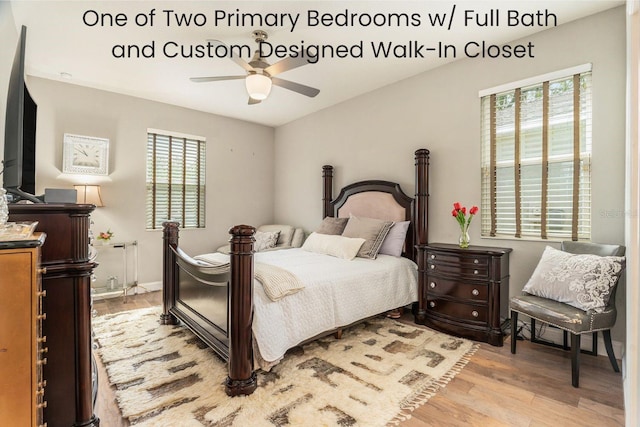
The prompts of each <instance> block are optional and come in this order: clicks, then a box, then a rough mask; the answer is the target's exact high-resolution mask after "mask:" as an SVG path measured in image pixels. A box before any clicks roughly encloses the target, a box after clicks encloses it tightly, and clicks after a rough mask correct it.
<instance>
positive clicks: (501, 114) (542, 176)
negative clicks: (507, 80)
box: [481, 71, 592, 240]
mask: <svg viewBox="0 0 640 427" xmlns="http://www.w3.org/2000/svg"><path fill="white" fill-rule="evenodd" d="M481 103H482V123H481V127H482V213H483V214H482V235H483V236H511V237H519V238H541V239H571V240H579V239H586V240H589V239H590V237H591V110H592V108H591V107H592V106H591V71H583V72H580V73H576V74H573V75H567V76H565V77H559V78H558V77H557V76H556V77H555V78H554V79H551V80H546V81H541V82H540V83H534V84H531V83H529V84H528V85H527V86H523V87H516V88H514V89H509V90H505V91H502V92H499V93H491V94H488V95H485V96H483V97H482V99H481Z"/></svg>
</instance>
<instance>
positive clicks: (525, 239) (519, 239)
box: [480, 236, 591, 243]
mask: <svg viewBox="0 0 640 427" xmlns="http://www.w3.org/2000/svg"><path fill="white" fill-rule="evenodd" d="M480 238H481V239H486V240H510V241H517V242H536V243H562V242H564V241H568V240H571V239H570V238H562V237H554V238H550V239H541V238H540V237H513V236H481V237H480ZM578 241H579V242H590V241H591V240H587V239H578Z"/></svg>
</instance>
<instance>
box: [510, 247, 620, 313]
mask: <svg viewBox="0 0 640 427" xmlns="http://www.w3.org/2000/svg"><path fill="white" fill-rule="evenodd" d="M624 261H625V258H624V257H617V256H599V255H591V254H572V253H569V252H564V251H561V250H558V249H555V248H552V247H551V246H547V247H546V248H545V250H544V252H543V254H542V257H541V258H540V262H539V263H538V266H537V267H536V269H535V270H534V272H533V274H532V275H531V278H530V279H529V281H528V282H527V284H526V285H525V286H524V288H523V289H522V290H523V291H524V292H527V293H529V294H532V295H535V296H539V297H542V298H547V299H552V300H555V301H559V302H562V303H565V304H569V305H571V306H573V307H576V308H579V309H580V310H584V311H587V310H594V311H596V312H599V313H600V312H602V311H603V310H604V308H605V307H606V305H607V303H608V302H609V297H610V296H611V288H612V287H613V286H615V284H616V282H617V281H618V277H619V276H620V273H621V271H622V269H623V266H624Z"/></svg>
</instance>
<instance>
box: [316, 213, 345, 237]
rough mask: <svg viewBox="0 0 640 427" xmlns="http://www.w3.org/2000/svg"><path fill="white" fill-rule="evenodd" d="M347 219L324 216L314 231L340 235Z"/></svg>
mask: <svg viewBox="0 0 640 427" xmlns="http://www.w3.org/2000/svg"><path fill="white" fill-rule="evenodd" d="M347 221H349V218H333V217H330V216H328V217H325V219H323V220H322V223H321V224H320V226H319V227H318V229H317V230H316V233H320V234H334V235H340V234H342V232H343V231H344V227H345V226H346V225H347Z"/></svg>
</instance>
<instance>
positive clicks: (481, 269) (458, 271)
mask: <svg viewBox="0 0 640 427" xmlns="http://www.w3.org/2000/svg"><path fill="white" fill-rule="evenodd" d="M427 274H429V275H434V274H437V275H448V276H454V277H459V278H461V279H488V278H489V266H488V265H481V264H479V265H474V264H467V263H457V264H448V263H440V262H431V261H429V262H428V263H427Z"/></svg>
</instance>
